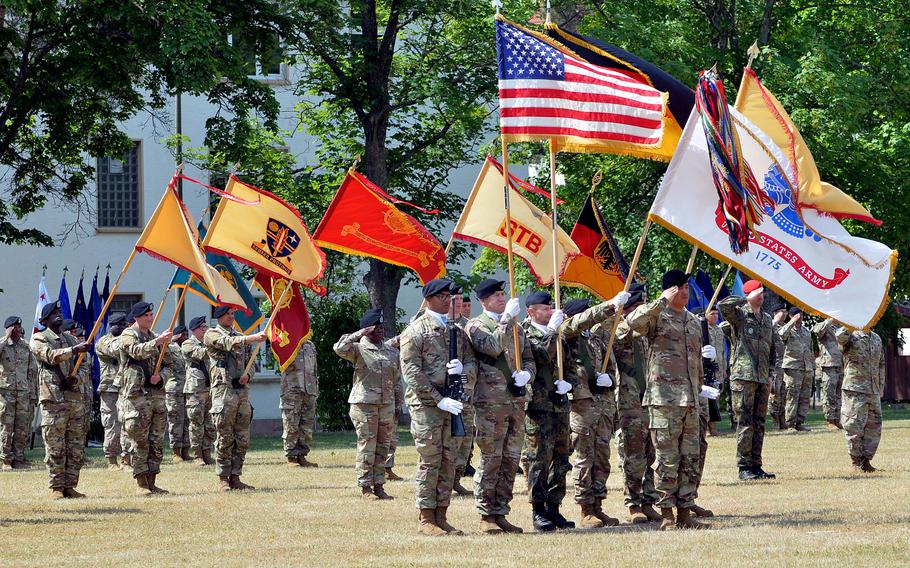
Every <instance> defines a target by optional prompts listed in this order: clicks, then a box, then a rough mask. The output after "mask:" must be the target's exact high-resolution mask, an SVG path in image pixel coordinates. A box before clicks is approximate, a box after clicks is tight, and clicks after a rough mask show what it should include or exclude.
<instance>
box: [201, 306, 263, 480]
mask: <svg viewBox="0 0 910 568" xmlns="http://www.w3.org/2000/svg"><path fill="white" fill-rule="evenodd" d="M234 312H235V310H234V308H229V307H228V306H218V307H217V308H215V309H214V310H213V312H212V313H213V315H214V316H215V319H216V320H218V325H217V326H215V327H211V328H209V329H208V330H206V332H205V335H204V336H203V338H202V342H203V344H204V345H205V347H206V349H207V350H208V356H209V359H208V362H209V377H210V378H211V381H212V410H211V413H212V421H213V422H214V423H215V465H216V469H217V471H218V479H219V480H220V482H221V485H220V487H221V490H222V491H246V490H252V489H255V488H254V487H253V486H251V485H247V484H246V483H244V482H242V481H240V476H241V475H243V462H244V461H245V460H246V452H247V450H248V449H249V447H250V423H251V422H252V420H253V407H252V406H250V379H252V378H253V377H252V374H251V373H247V374H243V371H244V369H246V365H247V362H248V361H249V358H250V355H251V354H250V353H249V350H248V349H247V347H246V346H247V345H249V344H251V343H257V342H261V341H265V339H266V332H265V331H260V332H259V333H254V334H252V335H240V334H239V333H237V332H236V331H234Z"/></svg>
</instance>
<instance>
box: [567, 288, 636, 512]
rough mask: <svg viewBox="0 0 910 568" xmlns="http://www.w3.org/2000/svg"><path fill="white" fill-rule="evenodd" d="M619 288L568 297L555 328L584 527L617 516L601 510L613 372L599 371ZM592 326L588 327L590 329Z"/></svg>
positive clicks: (612, 427) (612, 417)
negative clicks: (606, 296) (595, 299)
mask: <svg viewBox="0 0 910 568" xmlns="http://www.w3.org/2000/svg"><path fill="white" fill-rule="evenodd" d="M629 297H630V294H629V293H628V292H625V291H623V292H620V293H619V294H618V295H617V296H616V297H615V298H613V299H612V300H610V301H608V302H603V303H600V304H598V305H596V306H594V307H589V305H590V301H589V300H586V299H585V300H571V301H569V302H567V303H566V305H565V314H566V316H567V319H566V321H565V322H563V324H562V326H561V328H560V332H561V333H562V336H563V337H565V338H566V344H567V346H568V348H569V349H568V352H567V353H566V359H567V361H568V363H569V364H568V366H567V369H566V371H567V373H566V376H567V377H568V380H569V382H570V383H572V385H573V386H572V390H571V391H570V392H569V399H570V400H571V401H572V403H571V411H570V413H569V427H570V429H571V431H572V454H573V455H574V463H573V467H572V478H573V480H574V481H575V502H576V503H577V504H578V505H579V507H581V526H582V528H586V529H593V528H599V527H613V526H616V525H618V524H619V519H617V518H614V517H611V516H609V515H607V514H606V513H604V512H603V505H602V503H603V500H604V499H605V498H606V497H607V479H608V478H609V477H610V441H611V439H612V438H613V432H615V431H616V389H615V385H614V381H613V377H611V376H610V374H609V373H605V372H604V373H602V372H601V369H602V368H603V361H604V359H606V358H607V357H609V358H610V360H611V361H612V363H613V365H611V367H613V368H615V366H616V361H615V359H614V358H613V356H612V355H613V354H612V353H609V354H608V353H606V352H605V351H606V348H607V345H606V344H607V343H608V342H609V334H610V332H611V331H612V329H613V317H614V316H615V315H616V313H617V311H618V310H619V309H621V308H622V306H623V305H625V303H626V301H627V300H628V299H629ZM592 328H593V329H592Z"/></svg>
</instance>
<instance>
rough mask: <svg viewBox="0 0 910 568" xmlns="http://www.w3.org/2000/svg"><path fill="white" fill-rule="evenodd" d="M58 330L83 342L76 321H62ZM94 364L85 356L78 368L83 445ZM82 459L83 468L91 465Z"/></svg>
mask: <svg viewBox="0 0 910 568" xmlns="http://www.w3.org/2000/svg"><path fill="white" fill-rule="evenodd" d="M60 329H62V330H63V333H65V334H66V335H69V336H70V337H72V338H73V340H75V342H76V343H82V342H83V341H85V331H84V330H83V329H82V326H81V325H79V322H77V321H76V320H73V319H65V320H63V326H62V327H61V328H60ZM94 364H95V361H94V358H93V357H91V356H88V355H87V356H86V357H85V359H84V360H83V361H82V365H81V366H80V367H79V392H81V393H82V407H83V410H84V411H85V417H84V418H83V420H82V443H83V445H88V431H89V429H90V428H91V422H92V395H93V392H92V391H93V388H92V367H94ZM82 459H83V464H82V465H83V466H85V465H89V464H90V463H91V462H90V461H89V459H88V456H87V455H85V452H82Z"/></svg>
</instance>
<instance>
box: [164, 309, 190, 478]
mask: <svg viewBox="0 0 910 568" xmlns="http://www.w3.org/2000/svg"><path fill="white" fill-rule="evenodd" d="M188 336H189V334H188V333H187V329H186V326H185V325H178V326H177V327H175V328H174V337H173V340H172V341H171V342H170V343H168V344H167V350H168V356H170V358H171V369H172V370H173V374H172V375H171V376H170V377H169V378H168V380H167V382H166V383H165V384H164V404H165V407H166V408H167V435H168V439H170V441H171V453H172V454H173V456H174V457H173V459H172V461H173V463H181V462H184V461H187V460H189V459H190V448H189V437H190V435H189V424H188V420H187V416H186V395H184V394H183V390H184V387H185V386H186V359H185V358H184V357H183V351H181V350H180V346H181V345H183V342H184V341H186V339H187V337H188Z"/></svg>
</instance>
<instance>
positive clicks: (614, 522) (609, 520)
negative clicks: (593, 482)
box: [594, 499, 619, 527]
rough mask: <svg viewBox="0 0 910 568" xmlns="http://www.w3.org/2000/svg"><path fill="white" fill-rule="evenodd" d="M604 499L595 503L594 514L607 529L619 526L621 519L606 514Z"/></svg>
mask: <svg viewBox="0 0 910 568" xmlns="http://www.w3.org/2000/svg"><path fill="white" fill-rule="evenodd" d="M603 502H604V500H603V499H597V500H595V501H594V514H595V515H596V516H597V518H598V519H600V521H601V522H602V523H603V524H604V526H605V527H615V526H618V525H619V519H617V518H616V517H611V516H610V515H608V514H606V513H604V510H603Z"/></svg>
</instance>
